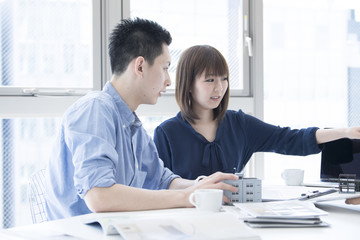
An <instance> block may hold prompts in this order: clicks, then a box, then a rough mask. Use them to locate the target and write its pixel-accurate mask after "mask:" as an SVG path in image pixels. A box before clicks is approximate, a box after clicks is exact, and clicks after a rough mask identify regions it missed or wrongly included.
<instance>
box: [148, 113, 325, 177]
mask: <svg viewBox="0 0 360 240" xmlns="http://www.w3.org/2000/svg"><path fill="white" fill-rule="evenodd" d="M317 129H318V128H315V127H311V128H304V129H290V128H289V127H279V126H274V125H271V124H268V123H265V122H263V121H261V120H259V119H257V118H255V117H253V116H251V115H248V114H245V113H244V112H242V111H241V110H239V111H233V110H228V111H227V113H226V115H225V117H224V119H223V120H222V122H221V123H220V124H219V126H218V129H217V132H216V137H215V139H214V141H213V142H209V141H208V140H206V138H204V137H203V136H202V135H201V134H199V133H198V132H196V131H195V130H194V129H193V128H192V126H191V125H190V124H189V123H188V122H187V121H186V120H184V119H183V118H182V117H181V113H180V112H179V113H178V114H177V115H176V116H175V117H173V118H171V119H169V120H166V121H164V122H163V123H161V124H160V125H159V126H158V127H157V128H156V129H155V133H154V141H155V144H156V147H157V149H158V152H159V156H160V158H161V159H162V160H163V161H164V165H165V167H168V168H169V169H171V170H172V171H173V172H174V173H175V174H178V175H180V176H181V177H183V178H187V179H195V178H197V177H198V176H200V175H210V174H212V173H214V172H217V171H221V172H228V173H234V168H235V169H236V172H240V171H241V170H242V169H243V168H244V166H245V165H246V163H247V162H248V161H249V159H250V158H251V156H252V154H253V153H255V152H276V153H280V154H286V155H299V156H305V155H309V154H315V153H319V152H320V151H321V148H320V146H319V145H318V144H317V143H316V138H315V132H316V130H317Z"/></svg>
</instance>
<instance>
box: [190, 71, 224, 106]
mask: <svg viewBox="0 0 360 240" xmlns="http://www.w3.org/2000/svg"><path fill="white" fill-rule="evenodd" d="M205 72H206V71H204V72H203V73H202V74H200V75H198V76H197V77H196V78H195V81H194V83H193V86H192V88H191V95H192V98H193V107H194V110H195V111H198V110H213V109H215V108H217V107H218V106H219V104H220V102H221V100H222V99H223V97H224V94H225V92H226V90H227V88H228V85H229V82H228V78H227V76H216V75H213V74H208V75H207V76H206V75H205Z"/></svg>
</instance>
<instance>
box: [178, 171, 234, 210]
mask: <svg viewBox="0 0 360 240" xmlns="http://www.w3.org/2000/svg"><path fill="white" fill-rule="evenodd" d="M238 179H239V177H238V176H236V175H235V174H231V173H222V172H216V173H214V174H212V175H210V176H208V177H204V178H202V179H201V181H199V182H197V184H194V185H192V186H190V187H188V188H186V189H184V191H186V193H187V194H186V195H187V196H189V195H190V194H191V193H192V192H194V191H195V190H197V189H206V188H207V189H222V190H229V191H232V192H237V191H238V188H237V187H234V186H232V185H230V184H227V183H224V182H223V180H238ZM223 200H224V202H230V201H229V199H228V198H227V197H225V196H224V198H223ZM188 206H189V207H191V206H192V205H191V204H190V202H189V203H188Z"/></svg>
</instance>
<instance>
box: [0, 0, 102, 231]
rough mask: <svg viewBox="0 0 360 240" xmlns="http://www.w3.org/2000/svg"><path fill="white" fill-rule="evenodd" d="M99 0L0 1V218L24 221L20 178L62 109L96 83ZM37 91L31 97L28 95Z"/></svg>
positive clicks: (40, 154)
mask: <svg viewBox="0 0 360 240" xmlns="http://www.w3.org/2000/svg"><path fill="white" fill-rule="evenodd" d="M96 11H98V12H100V1H97V0H93V1H88V0H52V1H48V0H33V1H28V0H16V1H13V0H2V1H0V49H1V50H0V95H1V97H0V134H1V135H0V149H1V150H0V157H1V164H0V166H1V168H2V171H1V173H0V179H1V182H0V189H1V195H0V199H1V200H2V201H1V204H0V211H1V214H0V216H1V218H0V223H1V225H2V227H3V228H8V227H14V226H19V225H24V224H29V223H31V217H30V210H29V206H28V205H27V204H28V203H27V202H28V201H27V183H28V178H29V177H30V176H31V175H32V173H33V172H34V171H36V170H39V169H40V168H44V167H45V165H46V163H47V160H48V158H49V156H51V153H50V151H51V145H52V141H53V139H54V137H55V135H56V133H57V126H58V125H59V121H60V117H61V114H62V112H63V110H64V109H65V108H66V107H67V106H68V105H69V104H71V103H72V102H73V101H74V100H76V99H77V96H78V95H83V94H84V93H86V92H87V91H89V90H91V89H100V84H101V79H100V77H99V76H97V75H96V73H97V72H101V71H100V70H99V69H98V66H100V64H94V60H95V62H96V61H100V60H101V59H100V56H99V55H97V54H98V51H97V50H94V49H99V46H98V45H97V44H98V43H99V42H100V41H99V40H98V38H100V28H95V26H98V25H100V24H99V23H98V22H96V21H99V20H98V19H97V18H96V17H94V15H96V16H97V15H100V13H98V12H96ZM35 96H36V97H35Z"/></svg>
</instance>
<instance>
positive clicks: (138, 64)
mask: <svg viewBox="0 0 360 240" xmlns="http://www.w3.org/2000/svg"><path fill="white" fill-rule="evenodd" d="M144 62H145V59H144V58H143V57H141V56H139V57H137V58H136V59H135V66H134V72H135V74H136V75H137V76H139V77H143V65H144Z"/></svg>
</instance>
